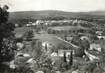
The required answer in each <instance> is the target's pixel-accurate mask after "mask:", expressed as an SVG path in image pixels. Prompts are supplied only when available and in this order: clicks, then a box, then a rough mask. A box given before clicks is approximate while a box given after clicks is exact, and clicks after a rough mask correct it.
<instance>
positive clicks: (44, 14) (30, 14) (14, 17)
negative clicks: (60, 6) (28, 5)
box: [9, 10, 105, 22]
mask: <svg viewBox="0 0 105 73" xmlns="http://www.w3.org/2000/svg"><path fill="white" fill-rule="evenodd" d="M48 17H64V18H67V19H69V18H83V19H84V18H92V19H93V18H95V19H103V18H104V19H105V11H93V12H64V11H57V10H45V11H22V12H11V13H10V17H9V21H12V22H20V21H23V19H26V21H27V19H28V20H30V19H31V20H35V19H45V18H48Z"/></svg>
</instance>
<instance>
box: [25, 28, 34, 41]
mask: <svg viewBox="0 0 105 73" xmlns="http://www.w3.org/2000/svg"><path fill="white" fill-rule="evenodd" d="M33 36H34V33H33V31H32V30H29V31H27V32H26V33H25V37H26V40H27V41H31V40H32V37H33Z"/></svg>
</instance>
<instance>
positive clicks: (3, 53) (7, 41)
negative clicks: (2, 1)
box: [0, 5, 15, 64]
mask: <svg viewBox="0 0 105 73" xmlns="http://www.w3.org/2000/svg"><path fill="white" fill-rule="evenodd" d="M8 8H9V7H8V6H7V5H5V6H4V7H3V8H1V7H0V64H1V63H2V62H5V61H10V60H11V59H12V58H13V55H14V51H13V50H14V49H15V43H14V42H15V41H14V39H15V37H14V33H13V30H14V28H15V26H14V24H12V23H8V15H9V12H8V11H7V10H8Z"/></svg>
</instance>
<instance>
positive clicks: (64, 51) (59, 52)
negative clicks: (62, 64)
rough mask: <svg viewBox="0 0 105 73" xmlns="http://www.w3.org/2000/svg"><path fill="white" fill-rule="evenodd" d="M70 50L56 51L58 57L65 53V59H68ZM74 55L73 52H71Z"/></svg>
mask: <svg viewBox="0 0 105 73" xmlns="http://www.w3.org/2000/svg"><path fill="white" fill-rule="evenodd" d="M71 51H72V50H58V56H60V57H63V56H64V53H66V57H68V56H69V55H70V53H71ZM73 54H74V51H73Z"/></svg>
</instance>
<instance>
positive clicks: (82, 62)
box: [10, 19, 105, 73]
mask: <svg viewBox="0 0 105 73" xmlns="http://www.w3.org/2000/svg"><path fill="white" fill-rule="evenodd" d="M15 26H16V29H15V31H14V33H16V34H15V36H16V40H17V51H16V55H15V56H16V57H15V59H14V60H13V61H11V64H10V67H11V68H12V69H16V70H17V68H20V69H22V68H25V67H28V69H29V70H28V72H27V73H93V72H94V73H104V71H105V66H104V62H105V61H104V56H105V54H104V52H105V46H104V44H105V35H104V34H105V33H104V31H105V30H104V29H97V26H96V25H95V23H92V22H88V21H83V20H77V19H75V20H57V21H56V20H49V21H46V20H45V21H44V20H37V21H36V22H29V23H27V24H25V25H24V26H22V27H19V24H15ZM100 28H101V27H100ZM17 72H18V71H17Z"/></svg>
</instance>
